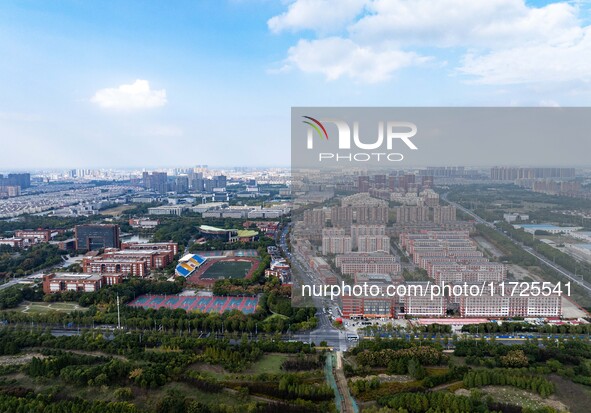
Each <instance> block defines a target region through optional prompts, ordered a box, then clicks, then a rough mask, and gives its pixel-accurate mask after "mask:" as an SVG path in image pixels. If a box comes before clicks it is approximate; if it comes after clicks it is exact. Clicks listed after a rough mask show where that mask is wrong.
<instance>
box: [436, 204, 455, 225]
mask: <svg viewBox="0 0 591 413" xmlns="http://www.w3.org/2000/svg"><path fill="white" fill-rule="evenodd" d="M455 220H456V207H455V206H453V205H446V206H436V207H433V222H435V223H436V224H441V223H443V222H449V221H455Z"/></svg>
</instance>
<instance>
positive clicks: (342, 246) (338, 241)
mask: <svg viewBox="0 0 591 413" xmlns="http://www.w3.org/2000/svg"><path fill="white" fill-rule="evenodd" d="M349 252H351V236H349V235H345V229H344V228H324V229H323V230H322V255H327V254H347V253H349Z"/></svg>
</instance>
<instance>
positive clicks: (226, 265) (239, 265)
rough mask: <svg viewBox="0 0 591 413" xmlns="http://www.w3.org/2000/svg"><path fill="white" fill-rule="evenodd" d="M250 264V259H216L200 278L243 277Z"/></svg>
mask: <svg viewBox="0 0 591 413" xmlns="http://www.w3.org/2000/svg"><path fill="white" fill-rule="evenodd" d="M252 265H253V264H252V262H250V261H217V262H214V263H213V264H212V265H211V267H209V268H208V269H207V270H206V271H205V273H204V274H203V276H202V278H213V279H218V278H244V277H246V274H248V271H250V269H251V267H252Z"/></svg>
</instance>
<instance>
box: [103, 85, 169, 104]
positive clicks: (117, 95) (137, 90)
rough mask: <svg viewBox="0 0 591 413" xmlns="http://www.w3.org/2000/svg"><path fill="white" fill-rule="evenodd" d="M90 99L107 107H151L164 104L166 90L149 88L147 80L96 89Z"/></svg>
mask: <svg viewBox="0 0 591 413" xmlns="http://www.w3.org/2000/svg"><path fill="white" fill-rule="evenodd" d="M91 101H92V102H93V103H96V104H97V105H99V106H101V107H103V108H109V109H151V108H157V107H160V106H164V105H166V90H165V89H160V90H151V89H150V83H149V82H148V81H147V80H142V79H137V80H136V81H135V82H133V83H132V84H130V85H121V86H119V87H116V88H106V89H101V90H98V91H97V92H96V93H95V95H94V96H93V97H92V99H91Z"/></svg>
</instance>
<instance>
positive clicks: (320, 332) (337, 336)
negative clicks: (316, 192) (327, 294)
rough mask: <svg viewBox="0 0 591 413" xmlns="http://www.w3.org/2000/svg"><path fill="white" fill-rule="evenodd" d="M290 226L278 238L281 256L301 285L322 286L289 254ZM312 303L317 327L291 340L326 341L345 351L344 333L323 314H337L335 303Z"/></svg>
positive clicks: (318, 301)
mask: <svg viewBox="0 0 591 413" xmlns="http://www.w3.org/2000/svg"><path fill="white" fill-rule="evenodd" d="M291 225H292V224H291V223H290V224H288V225H286V226H285V228H284V229H283V231H282V232H281V235H280V237H279V248H280V249H281V251H282V252H283V255H284V256H286V257H288V258H289V259H290V261H291V265H292V272H294V271H298V273H299V274H300V277H301V280H302V282H303V283H305V284H322V281H321V280H320V279H319V278H318V277H317V276H316V274H315V272H314V271H313V270H312V269H311V268H310V267H309V266H308V264H307V263H305V262H302V261H301V260H300V259H299V257H298V256H296V255H293V254H291V252H290V251H289V248H288V246H287V237H288V232H289V229H290V227H291ZM312 301H313V303H314V307H316V318H317V319H318V327H317V328H316V329H315V330H314V331H311V332H309V333H298V334H294V336H293V339H295V340H299V341H304V342H307V343H314V344H316V345H319V344H320V342H322V341H326V343H327V344H328V346H330V347H333V348H335V349H340V350H343V351H345V350H347V347H348V341H347V334H346V332H344V331H341V330H338V329H336V328H334V327H333V325H332V322H331V320H330V319H329V317H328V314H325V313H324V308H326V307H331V308H333V313H334V314H337V312H336V311H337V308H338V306H337V305H336V303H334V302H331V301H330V300H329V299H326V298H321V297H312Z"/></svg>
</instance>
